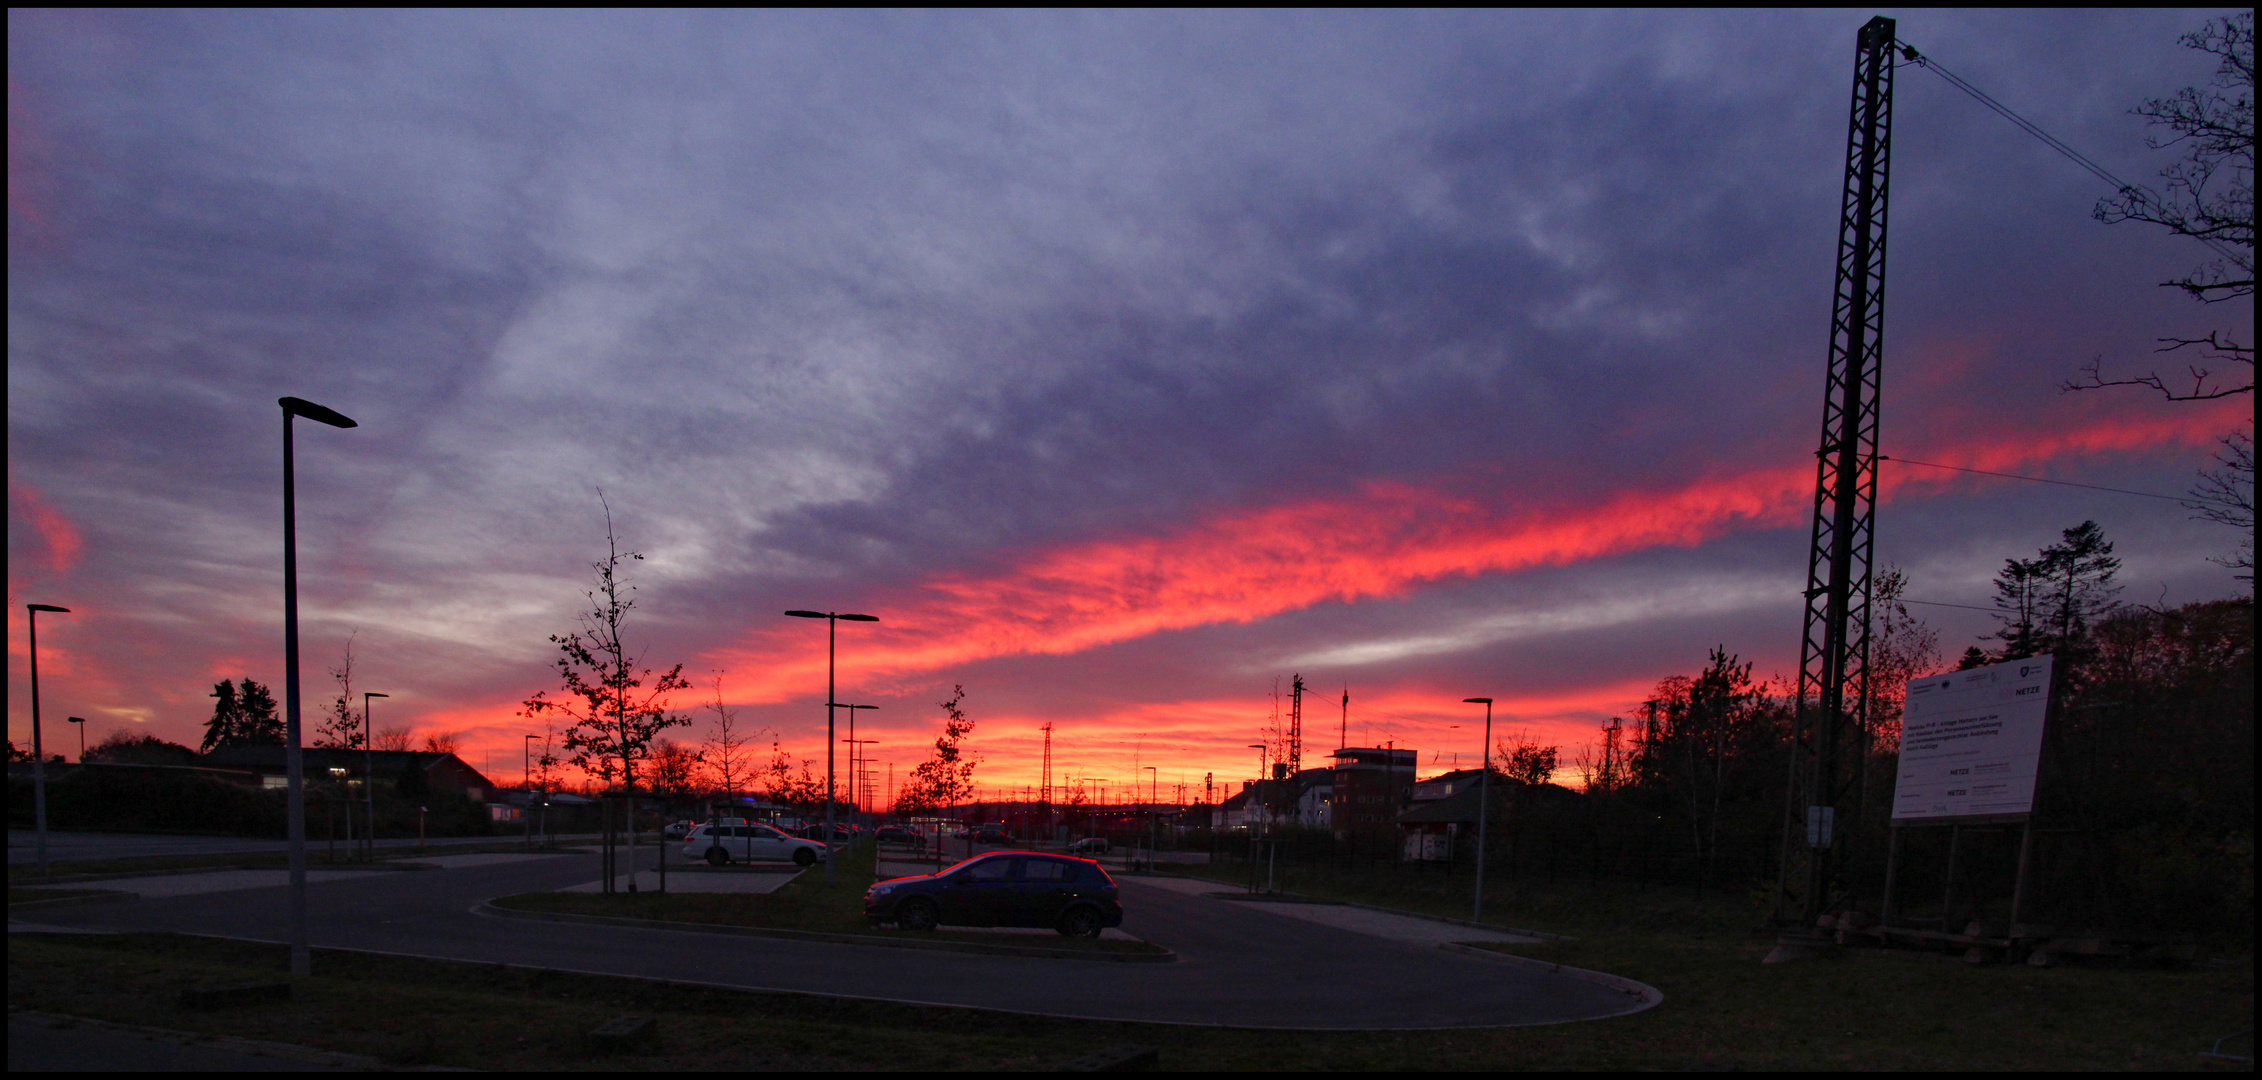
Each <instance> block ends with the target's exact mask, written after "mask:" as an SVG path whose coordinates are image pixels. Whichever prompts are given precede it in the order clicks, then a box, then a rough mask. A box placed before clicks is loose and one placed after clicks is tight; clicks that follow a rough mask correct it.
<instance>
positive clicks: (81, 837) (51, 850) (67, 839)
mask: <svg viewBox="0 0 2262 1080" xmlns="http://www.w3.org/2000/svg"><path fill="white" fill-rule="evenodd" d="M514 839H517V837H515V836H450V837H433V838H432V839H431V840H429V841H425V843H426V844H428V846H430V847H432V848H436V849H445V848H448V847H453V846H455V845H458V844H507V843H509V842H511V841H512V840H514ZM559 839H561V840H571V839H574V838H573V837H560V838H559ZM36 840H37V838H36V836H35V834H34V833H33V832H32V830H30V829H10V830H8V865H10V866H18V865H28V864H30V863H32V862H35V861H37V860H38V858H39V850H38V844H37V842H36ZM329 844H330V838H329V837H328V836H327V835H325V836H323V837H322V838H320V839H315V838H312V837H309V838H308V839H307V841H306V849H307V850H308V851H310V852H314V853H315V855H316V856H317V857H319V856H320V854H321V853H322V852H324V851H327V850H329ZM417 844H418V841H416V840H411V839H384V840H379V841H377V846H378V847H379V848H382V849H384V850H386V851H399V850H402V849H404V848H414V847H416V846H417ZM339 846H340V847H344V846H345V844H344V842H343V841H340V842H339ZM290 847H291V845H290V842H289V841H287V840H260V839H255V838H251V837H244V836H163V835H156V834H151V833H99V832H59V831H56V830H53V829H50V830H48V832H47V858H48V859H49V860H50V861H53V862H79V861H85V860H89V859H138V858H142V857H145V856H154V855H243V854H250V853H255V852H265V851H289V850H290Z"/></svg>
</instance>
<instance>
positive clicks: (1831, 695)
mask: <svg viewBox="0 0 2262 1080" xmlns="http://www.w3.org/2000/svg"><path fill="white" fill-rule="evenodd" d="M1893 30H1894V22H1893V20H1891V19H1888V18H1885V17H1883V16H1879V17H1877V18H1874V19H1871V20H1869V23H1868V24H1867V25H1865V26H1863V27H1862V28H1861V33H1860V34H1859V35H1858V36H1857V37H1856V39H1855V40H1856V45H1855V49H1854V94H1853V110H1852V113H1853V115H1852V118H1851V120H1850V122H1849V123H1848V126H1847V133H1846V184H1845V191H1844V193H1843V198H1842V202H1841V208H1840V211H1839V217H1838V275H1837V288H1836V291H1835V293H1834V294H1833V297H1832V300H1831V305H1830V370H1829V376H1828V378H1827V380H1826V383H1825V387H1824V391H1823V398H1822V445H1821V448H1820V449H1818V450H1816V451H1815V458H1816V473H1815V484H1814V534H1813V542H1812V544H1811V545H1810V546H1809V547H1808V549H1807V581H1806V633H1805V637H1804V638H1803V639H1802V641H1801V642H1800V646H1799V688H1798V697H1797V699H1796V705H1795V709H1794V713H1793V720H1792V753H1791V766H1790V769H1791V777H1790V790H1789V792H1788V796H1787V798H1786V800H1785V807H1784V822H1783V852H1782V859H1781V863H1780V866H1781V876H1780V878H1779V879H1778V881H1777V889H1776V908H1775V909H1776V914H1777V915H1778V917H1780V916H1783V915H1785V914H1787V913H1788V912H1789V911H1791V910H1797V911H1799V912H1800V914H1801V924H1802V925H1804V926H1807V927H1812V926H1813V925H1814V920H1815V917H1816V916H1817V915H1819V914H1821V912H1822V907H1823V904H1824V903H1825V902H1826V901H1827V899H1828V895H1827V894H1828V891H1829V889H1830V887H1831V884H1832V879H1833V878H1834V877H1835V874H1836V871H1837V869H1838V868H1839V867H1841V866H1843V865H1844V863H1845V845H1844V844H1842V843H1840V842H1839V839H1838V838H1839V834H1841V833H1843V832H1844V831H1845V830H1844V823H1841V822H1840V821H1838V817H1837V813H1836V810H1837V807H1838V806H1839V804H1840V803H1842V802H1844V801H1845V797H1846V796H1847V795H1848V794H1849V791H1848V789H1847V784H1846V778H1847V777H1848V776H1849V775H1850V776H1852V777H1853V778H1854V779H1855V781H1856V783H1857V784H1858V782H1859V777H1860V769H1859V768H1858V764H1859V762H1860V760H1861V759H1862V757H1866V752H1867V749H1868V748H1867V733H1868V729H1867V718H1868V713H1869V587H1870V556H1871V552H1872V541H1873V538H1874V529H1873V526H1874V524H1875V515H1876V509H1877V409H1878V374H1879V368H1880V367H1881V360H1882V358H1883V352H1884V341H1885V205H1886V199H1885V196H1886V180H1887V177H1888V174H1889V168H1888V166H1889V163H1890V160H1891V157H1892V145H1893V142H1892V127H1893ZM1849 726H1850V727H1851V728H1852V729H1853V730H1854V731H1855V732H1856V734H1857V735H1858V736H1860V737H1858V738H1855V739H1851V740H1849V739H1847V738H1846V737H1845V736H1846V732H1847V730H1848V729H1849ZM1849 743H1850V744H1851V745H1849ZM1849 751H1851V752H1852V753H1854V754H1857V755H1861V757H1857V758H1855V764H1856V765H1857V767H1856V768H1853V769H1843V768H1841V767H1840V766H1841V765H1842V764H1843V762H1842V761H1841V760H1840V759H1841V758H1843V757H1845V756H1846V755H1847V754H1848V752H1849Z"/></svg>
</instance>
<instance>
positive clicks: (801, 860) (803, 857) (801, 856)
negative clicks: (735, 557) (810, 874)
mask: <svg viewBox="0 0 2262 1080" xmlns="http://www.w3.org/2000/svg"><path fill="white" fill-rule="evenodd" d="M793 865H795V866H798V867H801V868H802V869H808V868H809V867H812V866H815V865H817V853H816V852H815V851H814V850H812V849H810V848H794V849H793Z"/></svg>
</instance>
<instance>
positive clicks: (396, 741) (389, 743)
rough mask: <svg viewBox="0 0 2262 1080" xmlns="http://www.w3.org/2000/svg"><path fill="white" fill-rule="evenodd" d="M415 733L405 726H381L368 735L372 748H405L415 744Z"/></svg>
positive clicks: (393, 749)
mask: <svg viewBox="0 0 2262 1080" xmlns="http://www.w3.org/2000/svg"><path fill="white" fill-rule="evenodd" d="M415 739H416V733H415V732H414V731H411V730H409V729H408V728H405V727H381V728H378V729H377V733H376V734H375V735H373V736H371V737H370V740H369V741H370V749H372V750H392V751H401V750H407V749H409V748H410V747H411V746H414V745H415Z"/></svg>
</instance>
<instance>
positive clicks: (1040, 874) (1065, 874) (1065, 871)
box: [1021, 859, 1075, 881]
mask: <svg viewBox="0 0 2262 1080" xmlns="http://www.w3.org/2000/svg"><path fill="white" fill-rule="evenodd" d="M1021 880H1023V881H1073V880H1075V875H1074V874H1073V873H1072V872H1071V870H1070V868H1069V864H1068V863H1064V862H1058V861H1055V860H1053V859H1030V860H1029V861H1028V862H1026V863H1023V864H1022V866H1021Z"/></svg>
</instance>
